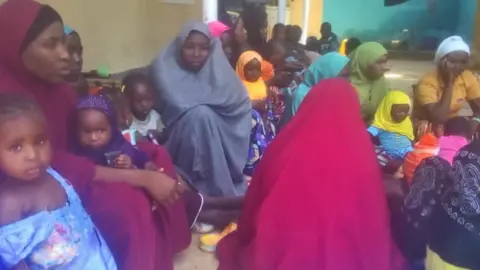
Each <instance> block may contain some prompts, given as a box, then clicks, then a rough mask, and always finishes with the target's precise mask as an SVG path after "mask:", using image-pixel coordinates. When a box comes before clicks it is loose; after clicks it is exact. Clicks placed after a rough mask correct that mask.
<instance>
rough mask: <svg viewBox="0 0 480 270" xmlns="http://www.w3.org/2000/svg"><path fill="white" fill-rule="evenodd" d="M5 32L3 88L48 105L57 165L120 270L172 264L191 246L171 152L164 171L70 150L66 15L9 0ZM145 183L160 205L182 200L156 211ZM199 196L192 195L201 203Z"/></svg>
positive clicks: (2, 11)
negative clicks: (104, 162) (95, 160)
mask: <svg viewBox="0 0 480 270" xmlns="http://www.w3.org/2000/svg"><path fill="white" fill-rule="evenodd" d="M0 36H1V42H0V92H17V93H24V94H25V95H29V96H32V97H34V98H35V99H36V101H37V102H38V104H39V105H40V106H41V108H42V109H43V111H44V113H45V115H46V117H47V120H48V123H49V128H50V136H51V138H52V145H53V148H54V152H55V155H54V160H53V162H52V166H53V167H54V168H55V169H56V170H57V171H59V172H60V173H61V174H62V175H63V176H64V177H65V178H66V179H68V180H69V181H70V182H71V183H72V184H73V186H74V187H75V189H76V191H77V192H78V193H79V194H80V196H81V197H82V201H83V203H84V204H85V207H86V209H87V211H88V212H89V214H90V215H91V216H92V218H93V220H94V222H95V223H96V225H97V227H98V228H99V229H100V230H101V232H102V234H103V235H104V237H105V240H106V241H107V243H108V245H109V247H110V249H111V250H112V252H113V253H114V256H115V259H116V261H117V265H118V266H119V269H125V270H157V269H173V261H172V259H173V254H174V253H176V252H178V251H179V250H180V249H183V248H185V247H187V246H188V244H189V243H190V231H189V224H188V221H187V215H186V211H185V204H184V200H178V198H179V194H180V193H182V191H183V187H182V185H181V184H179V183H178V182H177V181H176V180H174V178H176V175H175V171H174V168H173V165H172V164H171V161H170V160H169V157H168V155H163V156H157V157H156V158H155V159H156V160H155V161H157V163H162V165H163V166H162V167H164V173H159V172H151V171H144V170H118V169H111V168H106V167H101V166H95V165H94V164H92V163H91V162H89V161H88V160H86V159H84V158H80V157H77V156H74V155H72V154H70V153H68V152H67V142H68V135H69V131H68V123H69V117H70V116H71V113H73V110H74V105H75V102H76V100H75V99H76V97H75V94H74V91H73V90H72V89H71V88H70V87H69V86H68V84H66V83H65V82H64V81H63V78H64V77H65V76H66V75H68V73H69V54H68V51H67V49H66V46H65V34H64V32H63V23H62V20H61V18H60V16H59V15H58V13H57V12H56V11H55V10H53V9H52V8H51V7H49V6H46V5H42V4H39V3H37V2H35V1H33V0H7V1H6V2H5V3H4V4H3V5H1V6H0ZM142 188H143V190H145V191H147V192H148V193H149V195H150V196H151V197H152V198H153V199H154V200H155V201H157V202H158V203H160V205H163V204H162V203H166V202H174V201H176V202H175V203H174V204H172V205H169V206H168V207H167V206H161V207H159V208H158V210H156V211H155V212H151V204H150V201H149V199H148V198H147V196H145V193H144V192H143V190H142ZM183 197H185V196H182V198H183ZM193 197H194V198H193V199H192V200H189V202H190V201H193V203H194V204H195V203H198V204H197V205H200V197H198V196H193ZM197 210H198V208H197Z"/></svg>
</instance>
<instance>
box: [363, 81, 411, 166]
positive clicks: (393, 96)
mask: <svg viewBox="0 0 480 270" xmlns="http://www.w3.org/2000/svg"><path fill="white" fill-rule="evenodd" d="M410 108H411V101H410V97H409V96H408V95H407V94H405V93H404V92H402V91H400V90H393V91H390V92H388V94H387V95H386V96H385V97H384V98H383V100H382V101H381V102H380V105H379V106H378V109H377V111H376V113H375V116H374V120H373V123H372V125H371V126H370V127H369V128H368V132H369V133H370V134H371V135H372V136H374V137H378V140H379V142H380V147H381V148H382V149H383V150H384V151H385V152H386V154H387V155H388V157H390V158H391V159H394V160H403V158H404V157H405V155H406V154H407V153H408V152H410V151H412V150H413V148H412V141H413V139H414V136H413V125H412V121H411V120H410V117H409V112H410Z"/></svg>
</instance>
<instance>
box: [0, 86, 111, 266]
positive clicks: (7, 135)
mask: <svg viewBox="0 0 480 270" xmlns="http://www.w3.org/2000/svg"><path fill="white" fill-rule="evenodd" d="M0 132H1V134H2V136H1V137H0V147H1V148H2V151H1V152H0V169H1V172H2V174H1V179H0V239H1V241H0V262H2V263H3V264H5V266H6V267H7V268H9V269H10V268H14V269H72V270H81V269H82V270H83V269H96V270H114V269H117V266H116V264H115V261H114V259H113V257H112V254H111V253H110V250H109V249H108V247H107V244H106V243H105V241H104V240H103V238H102V237H101V235H100V233H99V232H98V230H97V229H96V227H95V225H94V224H93V222H92V220H91V219H90V217H89V216H88V214H87V213H86V212H85V210H84V208H83V206H82V203H81V201H80V198H79V197H78V195H77V193H76V192H75V190H74V189H73V187H72V186H71V185H70V183H68V181H67V180H66V179H64V178H63V177H62V176H61V175H60V174H58V173H57V172H56V171H55V170H54V169H52V168H51V167H50V161H51V158H52V149H51V145H50V140H49V137H48V132H47V123H46V120H45V117H44V115H43V113H42V111H41V110H40V108H39V107H38V106H37V105H36V104H35V102H34V101H33V100H31V99H28V98H25V97H22V96H19V95H13V94H2V95H0Z"/></svg>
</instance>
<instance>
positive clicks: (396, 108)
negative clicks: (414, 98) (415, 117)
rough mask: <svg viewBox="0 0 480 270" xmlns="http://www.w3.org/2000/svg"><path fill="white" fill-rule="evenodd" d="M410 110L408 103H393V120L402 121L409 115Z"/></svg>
mask: <svg viewBox="0 0 480 270" xmlns="http://www.w3.org/2000/svg"><path fill="white" fill-rule="evenodd" d="M409 112H410V105H408V104H393V105H392V112H391V114H392V115H391V116H392V120H393V121H394V122H396V123H400V122H402V121H403V120H405V119H406V118H407V117H408V113H409Z"/></svg>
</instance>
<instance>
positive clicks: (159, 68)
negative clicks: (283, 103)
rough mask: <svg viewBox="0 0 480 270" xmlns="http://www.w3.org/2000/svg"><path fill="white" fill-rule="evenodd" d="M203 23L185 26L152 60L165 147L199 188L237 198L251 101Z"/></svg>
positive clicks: (242, 189)
mask: <svg viewBox="0 0 480 270" xmlns="http://www.w3.org/2000/svg"><path fill="white" fill-rule="evenodd" d="M223 54H224V53H223V51H222V45H221V44H220V41H219V40H218V39H214V38H212V36H211V34H210V31H209V30H208V27H207V25H206V24H204V23H201V22H196V23H190V24H187V25H185V26H184V28H183V30H182V31H181V32H180V34H179V35H178V37H177V38H176V40H175V41H174V42H173V43H172V44H170V45H169V46H168V47H167V49H166V50H164V51H163V52H161V53H160V54H159V55H158V56H157V57H156V58H155V60H154V61H153V64H152V72H153V79H154V83H155V86H156V90H157V91H158V95H157V97H158V102H157V108H158V111H159V113H160V115H161V116H162V120H163V123H164V124H165V126H166V128H165V129H166V133H167V136H168V139H167V141H166V143H165V146H166V147H167V149H168V150H169V152H170V154H171V155H172V157H173V160H174V163H175V164H176V165H177V166H179V167H180V168H181V169H182V170H183V171H185V173H186V174H187V175H188V176H189V177H190V179H191V180H192V182H193V184H194V185H195V187H196V188H197V189H199V191H200V192H202V193H204V194H206V195H210V196H217V197H219V196H239V195H243V194H244V193H245V190H246V183H245V181H244V180H243V174H242V171H243V167H244V166H245V161H246V160H247V155H248V145H249V138H250V128H251V105H250V100H249V99H248V96H247V92H246V91H245V88H244V86H243V85H242V82H241V81H240V79H239V78H238V77H237V76H236V74H235V72H234V71H233V70H232V68H231V67H230V65H229V63H228V61H227V59H226V58H225V56H224V55H223Z"/></svg>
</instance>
